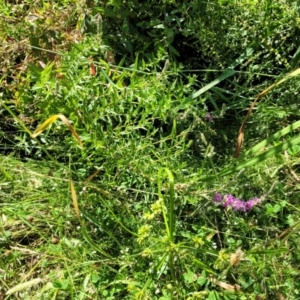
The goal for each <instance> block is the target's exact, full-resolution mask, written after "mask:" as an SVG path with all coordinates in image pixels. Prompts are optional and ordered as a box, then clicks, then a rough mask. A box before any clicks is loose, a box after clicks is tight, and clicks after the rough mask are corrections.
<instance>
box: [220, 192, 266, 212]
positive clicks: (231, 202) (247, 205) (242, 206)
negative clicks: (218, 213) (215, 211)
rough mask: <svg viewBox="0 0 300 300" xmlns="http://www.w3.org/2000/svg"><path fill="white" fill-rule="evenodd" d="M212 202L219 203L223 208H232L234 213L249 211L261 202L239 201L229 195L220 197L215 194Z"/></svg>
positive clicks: (257, 200)
mask: <svg viewBox="0 0 300 300" xmlns="http://www.w3.org/2000/svg"><path fill="white" fill-rule="evenodd" d="M214 201H215V202H217V203H221V205H222V206H223V207H232V208H233V209H234V210H235V211H243V212H246V211H248V210H251V209H252V208H253V207H254V206H255V205H257V204H258V203H260V202H261V201H262V200H261V199H259V198H256V197H255V198H253V199H250V200H248V201H244V200H240V199H239V198H235V197H233V196H232V195H231V194H229V195H225V196H224V197H222V195H221V194H219V193H216V194H215V197H214Z"/></svg>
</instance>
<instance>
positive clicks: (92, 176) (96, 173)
mask: <svg viewBox="0 0 300 300" xmlns="http://www.w3.org/2000/svg"><path fill="white" fill-rule="evenodd" d="M99 172H100V170H96V171H95V172H94V173H93V174H92V175H91V176H89V177H88V179H87V180H86V181H85V182H84V183H85V184H88V183H90V181H92V179H93V178H94V177H95V176H97V175H98V173H99Z"/></svg>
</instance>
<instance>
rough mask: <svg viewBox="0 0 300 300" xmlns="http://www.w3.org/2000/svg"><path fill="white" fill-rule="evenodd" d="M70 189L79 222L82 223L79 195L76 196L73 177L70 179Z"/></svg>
mask: <svg viewBox="0 0 300 300" xmlns="http://www.w3.org/2000/svg"><path fill="white" fill-rule="evenodd" d="M70 188H71V195H72V199H73V205H74V210H75V214H76V216H77V218H78V220H79V222H80V223H81V218H80V213H79V208H78V201H77V195H76V191H75V188H74V184H73V181H72V179H71V177H70Z"/></svg>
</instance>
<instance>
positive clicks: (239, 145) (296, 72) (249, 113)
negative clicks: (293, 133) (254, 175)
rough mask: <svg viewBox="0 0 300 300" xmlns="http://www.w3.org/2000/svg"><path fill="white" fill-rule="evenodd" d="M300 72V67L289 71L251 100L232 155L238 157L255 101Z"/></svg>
mask: <svg viewBox="0 0 300 300" xmlns="http://www.w3.org/2000/svg"><path fill="white" fill-rule="evenodd" d="M299 74H300V68H298V69H297V70H295V71H293V72H291V73H290V74H288V75H286V76H285V77H284V78H283V79H281V80H279V81H278V82H276V83H274V84H272V85H271V86H269V87H268V88H267V89H265V90H264V91H263V92H261V93H260V94H259V95H258V97H257V98H256V99H255V100H254V101H253V103H252V104H251V106H250V108H249V110H248V112H247V115H246V116H245V118H244V121H243V123H242V125H241V127H240V130H239V133H238V138H237V143H236V148H235V152H234V157H236V158H237V157H239V156H240V153H241V149H242V144H243V141H244V135H245V126H246V122H247V120H248V118H249V117H250V115H251V113H252V110H253V108H254V106H255V104H256V102H257V101H258V100H260V99H261V98H262V97H263V96H265V95H266V94H267V93H268V92H269V91H270V90H271V89H273V88H274V87H276V86H278V85H279V84H281V83H283V82H285V81H287V80H288V79H290V78H292V77H295V76H297V75H299Z"/></svg>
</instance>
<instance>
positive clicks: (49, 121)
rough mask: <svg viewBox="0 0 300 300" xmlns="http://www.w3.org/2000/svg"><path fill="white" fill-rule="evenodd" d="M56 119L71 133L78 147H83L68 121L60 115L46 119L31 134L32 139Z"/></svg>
mask: <svg viewBox="0 0 300 300" xmlns="http://www.w3.org/2000/svg"><path fill="white" fill-rule="evenodd" d="M57 119H60V120H61V121H62V122H63V123H64V124H65V125H66V126H67V127H68V128H69V129H70V131H71V132H72V134H73V135H74V137H75V138H76V140H77V141H78V143H79V145H80V146H81V147H83V145H82V142H81V140H80V138H79V135H78V134H77V132H76V131H75V129H74V128H73V126H72V125H71V123H70V121H69V120H68V119H67V118H66V117H65V116H64V115H62V114H58V115H54V116H51V117H50V118H48V119H47V120H46V121H45V122H44V123H43V124H41V125H40V126H39V127H38V128H37V129H36V130H35V131H34V133H33V134H32V137H33V138H35V137H37V136H38V135H40V134H41V133H42V132H43V131H44V130H46V129H47V128H48V127H49V126H50V125H51V124H52V123H54V122H55V121H56V120H57Z"/></svg>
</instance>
